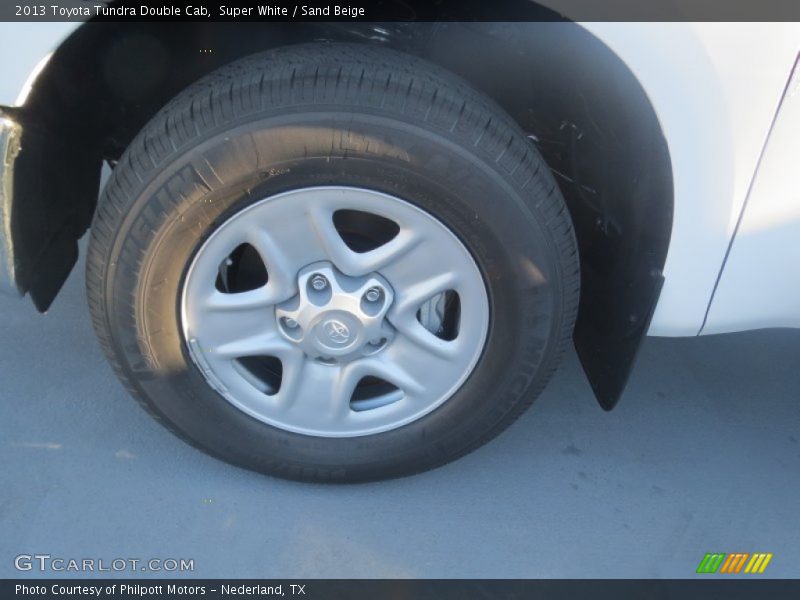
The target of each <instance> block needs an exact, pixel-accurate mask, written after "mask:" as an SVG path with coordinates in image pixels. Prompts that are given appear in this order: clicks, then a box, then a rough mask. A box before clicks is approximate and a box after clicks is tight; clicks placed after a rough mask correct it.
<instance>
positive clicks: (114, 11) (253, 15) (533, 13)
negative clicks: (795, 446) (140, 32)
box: [0, 0, 800, 22]
mask: <svg viewBox="0 0 800 600" xmlns="http://www.w3.org/2000/svg"><path fill="white" fill-rule="evenodd" d="M89 19H95V20H105V21H206V22H207V21H250V22H254V21H273V22H276V21H277V22H293V21H294V22H304V21H305V22H308V21H354V20H358V21H369V22H378V21H380V22H390V21H556V20H562V19H566V20H571V21H586V22H588V21H637V22H642V21H800V0H539V1H538V2H534V1H533V0H343V1H342V2H327V1H319V0H311V1H307V2H303V1H302V0H301V1H285V0H278V1H270V0H265V1H264V2H258V1H256V2H251V1H249V0H177V1H172V2H170V1H163V0H114V1H103V0H4V1H3V2H2V3H0V20H2V21H20V22H22V21H25V22H36V21H41V22H45V21H86V20H89Z"/></svg>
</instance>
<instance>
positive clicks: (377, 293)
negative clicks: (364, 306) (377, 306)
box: [364, 287, 381, 302]
mask: <svg viewBox="0 0 800 600" xmlns="http://www.w3.org/2000/svg"><path fill="white" fill-rule="evenodd" d="M380 297H381V288H377V287H372V288H369V289H368V290H367V293H366V294H364V298H366V299H367V301H368V302H377V301H378V300H379V299H380Z"/></svg>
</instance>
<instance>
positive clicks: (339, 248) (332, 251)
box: [309, 207, 421, 277]
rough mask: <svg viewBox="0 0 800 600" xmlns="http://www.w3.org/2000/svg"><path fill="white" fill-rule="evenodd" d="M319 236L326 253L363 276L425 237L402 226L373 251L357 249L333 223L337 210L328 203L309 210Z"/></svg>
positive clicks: (353, 273)
mask: <svg viewBox="0 0 800 600" xmlns="http://www.w3.org/2000/svg"><path fill="white" fill-rule="evenodd" d="M309 219H310V220H311V222H312V224H313V228H314V231H315V232H316V235H317V240H318V242H319V243H320V245H321V246H322V248H323V249H324V250H325V253H326V255H327V256H328V258H329V259H330V260H331V262H332V263H333V264H334V265H336V267H337V268H338V269H339V270H340V271H341V272H342V273H345V274H346V275H350V276H353V277H359V276H361V275H366V274H367V273H371V272H373V271H378V270H380V269H382V268H384V267H385V266H387V265H388V264H390V263H392V262H394V261H397V260H398V259H400V258H402V257H403V256H404V255H405V254H407V253H408V252H409V251H410V250H412V249H413V248H414V247H415V246H416V245H417V244H419V243H420V241H421V237H420V235H419V234H418V233H416V232H414V231H413V230H411V229H401V230H400V232H399V233H398V234H397V235H396V236H395V237H394V238H393V239H392V240H391V241H389V242H387V243H386V244H383V245H382V246H379V247H378V248H375V249H374V250H370V251H369V252H354V251H353V250H351V249H350V248H349V247H348V246H347V244H345V242H344V240H343V239H342V236H341V235H339V232H338V231H337V230H336V227H334V224H333V212H332V211H330V210H328V209H326V208H324V207H314V208H312V209H311V210H309Z"/></svg>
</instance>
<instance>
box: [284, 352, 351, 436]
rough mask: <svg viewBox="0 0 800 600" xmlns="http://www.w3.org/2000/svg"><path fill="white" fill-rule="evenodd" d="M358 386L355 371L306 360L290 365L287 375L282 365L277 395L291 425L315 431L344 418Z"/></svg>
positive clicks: (345, 367)
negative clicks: (282, 369)
mask: <svg viewBox="0 0 800 600" xmlns="http://www.w3.org/2000/svg"><path fill="white" fill-rule="evenodd" d="M298 367H300V368H298ZM357 384H358V377H357V372H356V371H355V370H354V369H352V368H350V365H344V366H342V365H323V364H320V363H318V362H315V361H312V360H305V361H303V364H302V366H300V365H299V364H293V365H292V366H291V367H290V368H289V372H288V373H287V370H286V366H284V380H283V382H282V384H281V390H280V391H279V392H278V396H279V398H280V401H281V405H282V406H283V407H284V410H285V414H286V415H287V417H288V418H291V419H292V422H294V423H296V424H298V425H299V426H301V427H303V428H307V429H312V430H314V429H319V428H326V427H330V426H331V424H332V423H340V422H342V421H343V420H344V419H346V417H347V415H348V413H349V412H350V398H351V396H352V395H353V390H354V389H355V387H356V385H357ZM284 386H285V387H284Z"/></svg>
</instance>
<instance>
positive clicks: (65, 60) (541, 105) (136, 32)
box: [15, 22, 673, 408]
mask: <svg viewBox="0 0 800 600" xmlns="http://www.w3.org/2000/svg"><path fill="white" fill-rule="evenodd" d="M315 40H320V41H322V40H328V41H347V42H357V43H363V44H374V45H383V46H386V47H390V48H393V49H395V50H399V51H402V52H407V53H410V54H414V55H417V56H420V57H422V58H425V59H427V60H429V61H431V62H433V63H437V64H439V65H440V66H442V67H444V68H446V69H449V70H450V71H452V72H454V73H456V74H458V75H461V76H462V77H464V78H465V79H466V80H468V81H469V82H470V83H471V84H472V85H473V86H474V87H476V88H478V89H480V90H482V91H483V92H484V93H486V94H488V95H489V96H491V97H492V98H493V99H494V100H495V101H496V102H497V103H498V104H499V105H500V106H502V107H503V108H504V109H505V110H506V111H507V112H508V113H509V114H510V115H511V116H512V117H514V118H515V119H516V120H517V122H518V123H519V124H520V125H521V126H522V128H523V129H524V130H525V131H526V132H528V133H529V135H530V137H531V139H532V140H533V143H535V144H536V145H537V146H538V148H539V149H540V151H541V152H542V154H543V155H544V157H545V160H546V161H547V162H548V164H549V166H550V167H551V169H552V170H553V172H554V173H555V174H556V176H557V177H556V178H557V180H558V182H559V184H560V187H561V189H562V191H563V193H564V196H565V197H566V199H567V204H568V206H569V209H570V213H571V216H572V219H573V223H574V226H575V232H576V236H577V239H578V243H579V248H580V253H581V269H582V281H581V283H582V294H581V307H580V310H579V315H578V324H577V326H576V331H575V342H576V346H577V348H578V352H579V355H580V358H581V361H582V363H583V365H584V368H585V369H586V371H587V374H589V379H590V381H591V383H592V385H593V388H594V390H595V393H596V395H597V396H598V398H599V400H600V402H601V404H602V405H603V406H604V407H606V408H610V407H611V406H613V404H614V403H615V402H616V400H617V398H618V397H619V395H620V393H621V391H622V388H623V386H624V383H625V380H626V379H627V374H628V372H629V370H630V366H631V364H632V361H633V358H634V356H635V353H636V350H637V348H638V346H639V342H640V340H641V338H642V337H643V335H644V334H645V333H646V330H647V327H648V325H649V319H650V316H651V314H652V311H653V310H654V308H655V304H656V301H657V299H658V294H659V291H660V286H661V283H662V276H661V271H662V269H663V266H664V261H665V260H666V252H667V247H668V244H669V237H670V233H671V226H672V206H673V197H672V173H671V166H670V159H669V151H668V148H667V144H666V141H665V139H664V136H663V134H662V132H661V129H660V125H659V123H658V119H657V117H656V114H655V111H654V109H653V107H652V106H651V104H650V102H649V100H648V98H647V96H646V94H645V92H644V90H643V89H642V88H641V86H640V85H639V83H638V81H637V79H636V77H635V76H634V75H633V74H632V73H631V72H630V70H629V69H628V68H627V66H626V65H625V64H624V63H623V62H622V60H621V59H620V58H619V57H618V56H616V55H615V54H614V53H613V52H612V51H611V50H610V49H609V48H608V47H607V46H605V44H603V43H602V42H601V41H599V40H598V39H597V38H595V37H594V36H592V35H591V34H590V33H589V32H587V31H586V30H585V29H583V28H582V27H581V26H579V25H577V24H574V23H570V22H537V23H391V24H383V25H374V24H364V23H313V24H292V25H291V26H287V25H286V24H275V23H236V24H233V23H212V24H202V23H178V24H174V23H149V24H130V23H93V22H88V23H86V24H84V25H82V26H81V27H80V28H79V29H77V30H76V31H75V32H74V33H73V35H72V36H70V37H69V38H68V39H67V40H66V41H65V42H64V43H63V44H62V45H61V46H60V47H59V48H58V49H57V51H56V52H55V53H54V55H53V57H52V58H51V60H50V62H49V63H48V65H47V67H46V68H45V69H44V70H43V72H42V73H41V75H40V76H39V78H38V79H37V80H36V83H35V86H34V88H33V90H32V93H31V95H30V96H29V99H28V102H27V103H26V105H25V107H24V108H22V109H20V111H19V113H20V114H19V118H20V120H21V121H22V122H23V123H25V122H29V123H36V126H35V128H34V127H31V128H30V129H31V130H33V129H37V130H39V131H44V132H46V133H47V135H46V136H42V139H43V141H40V142H39V145H40V146H42V147H43V148H45V150H44V151H42V152H40V153H39V155H40V156H39V158H38V159H37V158H36V156H35V155H37V153H35V152H33V153H31V152H29V153H28V154H27V156H25V153H24V152H23V156H21V160H20V163H21V166H25V169H22V168H20V169H19V171H20V173H22V175H21V176H20V175H18V176H17V177H16V184H15V185H16V186H17V188H18V189H20V195H25V194H24V190H25V188H26V187H28V186H30V185H31V183H30V181H25V180H30V179H33V178H35V177H36V173H37V169H36V167H37V165H36V160H41V157H43V156H44V157H48V160H53V161H57V160H59V159H60V160H62V161H67V160H68V161H69V163H68V164H69V172H66V170H63V169H62V170H61V171H59V170H54V169H49V170H48V173H49V174H50V177H52V178H53V181H52V182H51V184H50V185H49V187H48V189H47V191H46V193H44V194H41V195H40V196H41V197H40V198H38V199H37V200H36V201H35V202H33V201H32V202H31V206H33V204H36V208H35V209H34V208H33V207H32V208H30V209H29V210H28V213H29V217H28V218H29V220H36V219H38V218H40V217H41V216H42V215H43V214H47V215H48V216H47V220H48V222H49V223H51V225H49V226H48V227H49V229H50V231H49V232H48V233H47V235H44V234H42V235H40V236H39V237H40V238H41V240H39V241H38V242H37V241H36V240H35V239H34V238H35V235H34V234H31V235H29V236H28V240H27V244H25V245H23V246H22V250H23V251H24V252H26V253H30V252H31V250H29V249H28V248H34V247H35V246H36V245H37V243H39V244H45V243H46V241H47V240H49V239H55V238H56V237H58V236H57V235H56V234H54V233H53V230H57V231H62V232H63V231H67V232H68V234H67V235H66V238H68V239H69V241H70V242H71V244H72V246H74V245H75V240H77V238H78V237H79V236H80V235H81V234H82V233H83V231H84V230H85V229H86V228H87V227H88V226H89V224H90V219H91V215H92V213H93V210H94V203H95V201H96V197H97V185H98V173H99V169H100V164H101V163H100V159H105V160H107V161H109V162H110V163H111V164H113V163H114V161H116V160H117V159H118V158H119V157H120V155H121V154H122V152H123V151H124V150H125V148H126V147H127V145H128V144H129V143H130V141H131V140H132V139H133V137H134V136H135V135H136V133H137V132H138V131H139V130H140V129H141V128H142V127H143V126H144V124H145V123H146V122H147V121H148V120H149V119H150V118H151V117H152V116H153V115H154V114H155V113H156V112H157V111H158V109H159V108H160V107H162V106H163V105H164V104H165V103H166V102H167V101H168V100H169V99H170V98H171V97H173V96H174V95H175V94H177V93H178V92H179V91H181V90H182V89H183V88H185V87H186V86H187V85H189V84H190V83H192V82H193V81H195V80H197V79H198V78H199V77H201V76H203V75H204V74H206V73H208V72H210V71H212V70H214V69H216V68H218V67H220V66H222V65H224V64H226V63H229V62H231V61H233V60H235V59H237V58H239V57H241V56H244V55H248V54H252V53H255V52H258V51H262V50H265V49H269V48H272V47H277V46H281V45H286V44H293V43H301V42H310V41H315ZM476 48H479V49H480V51H478V52H476V51H475V49H476ZM23 135H24V134H23ZM23 139H24V138H23ZM25 173H30V174H29V175H28V176H27V177H26V176H25V175H24V174H25ZM20 177H22V179H23V180H22V181H21V180H20ZM76 180H79V181H81V182H83V183H82V184H81V185H80V186H78V188H77V189H76V188H75V186H73V189H71V193H69V194H67V195H66V196H65V194H64V193H63V192H64V190H65V189H66V188H68V187H69V186H70V185H71V182H73V181H76ZM64 237H65V236H64V235H63V234H61V235H60V238H64ZM59 252H60V254H61V255H62V256H64V257H66V258H64V259H62V261H61V262H62V263H64V262H65V261H66V262H68V263H69V264H66V263H65V264H60V263H59V261H58V260H57V259H56V258H53V257H52V256H51V258H50V259H49V260H45V261H42V260H39V262H38V265H39V266H38V267H37V268H35V269H34V268H29V269H28V272H29V273H33V272H35V273H36V276H35V277H32V278H31V282H28V284H27V285H26V286H25V288H26V289H27V290H28V291H30V293H31V296H32V297H33V299H34V302H35V303H36V305H37V306H38V307H39V308H40V309H44V308H46V307H47V306H49V304H50V302H51V301H52V299H53V297H54V296H55V294H56V293H57V291H58V289H59V287H60V286H61V284H62V283H63V279H65V278H66V274H67V273H68V272H69V270H70V268H71V267H72V264H73V263H74V260H75V257H74V256H73V255H72V253H66V254H65V253H63V251H59ZM46 254H47V252H45V255H46ZM50 254H51V255H52V254H53V252H51V253H50ZM67 255H69V256H67ZM25 258H26V257H25V256H21V257H20V259H21V260H22V262H23V263H24V262H25ZM53 265H55V266H53ZM34 279H35V280H36V281H38V282H39V284H36V285H35V284H34V283H32V282H33V281H34ZM42 282H43V283H42Z"/></svg>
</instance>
